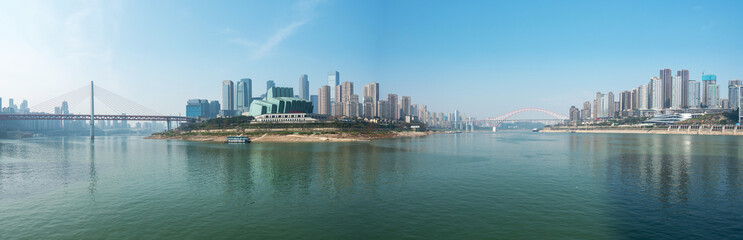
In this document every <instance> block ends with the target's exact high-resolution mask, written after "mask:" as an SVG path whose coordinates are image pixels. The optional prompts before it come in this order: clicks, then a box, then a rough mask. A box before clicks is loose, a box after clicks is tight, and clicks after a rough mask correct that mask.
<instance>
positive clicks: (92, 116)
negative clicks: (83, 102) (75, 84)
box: [90, 81, 95, 139]
mask: <svg viewBox="0 0 743 240" xmlns="http://www.w3.org/2000/svg"><path fill="white" fill-rule="evenodd" d="M93 96H94V95H93V81H90V138H91V139H93V138H95V114H94V109H95V108H94V106H93V103H94V102H95V98H94V97H93Z"/></svg>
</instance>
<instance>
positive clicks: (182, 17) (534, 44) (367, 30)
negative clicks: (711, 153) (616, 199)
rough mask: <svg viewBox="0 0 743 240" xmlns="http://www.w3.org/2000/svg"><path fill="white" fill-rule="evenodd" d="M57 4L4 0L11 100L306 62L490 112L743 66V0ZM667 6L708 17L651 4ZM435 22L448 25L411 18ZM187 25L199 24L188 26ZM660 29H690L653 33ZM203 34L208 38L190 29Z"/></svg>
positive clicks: (190, 82)
mask: <svg viewBox="0 0 743 240" xmlns="http://www.w3.org/2000/svg"><path fill="white" fill-rule="evenodd" d="M47 4H49V5H65V6H66V7H56V8H55V7H53V6H52V7H44V6H43V4H41V5H42V6H40V4H37V3H34V2H4V3H0V9H3V10H0V12H2V13H3V14H0V19H3V20H5V21H0V22H2V23H0V33H2V34H0V41H1V42H2V43H4V44H5V45H6V46H7V48H3V49H0V56H3V57H0V59H1V60H0V64H2V65H3V66H7V67H6V68H2V69H0V79H2V82H3V87H2V88H0V97H2V98H3V99H10V98H14V99H16V101H17V102H20V101H22V99H26V100H28V102H29V103H30V105H32V106H33V105H34V103H39V102H43V101H46V100H48V99H50V98H51V97H54V96H57V94H59V93H64V92H66V91H70V90H73V89H76V88H78V87H81V86H84V85H86V84H87V83H88V82H89V81H90V80H94V81H96V83H97V84H99V85H101V86H105V87H106V88H108V89H111V90H112V91H114V92H117V93H120V94H121V95H122V96H127V97H129V98H131V99H133V100H136V101H137V102H138V103H141V104H149V105H151V106H152V108H153V110H156V111H158V112H162V113H164V114H173V115H178V114H181V115H185V112H184V109H183V103H184V102H185V101H186V100H188V99H192V98H198V99H210V100H211V99H214V100H217V99H221V96H220V95H221V94H220V91H218V90H217V89H215V88H214V87H213V86H214V85H215V84H214V83H215V82H220V81H223V80H232V81H235V82H237V81H239V80H240V79H242V78H250V79H252V80H253V88H254V89H264V88H263V87H264V86H262V85H264V84H265V83H266V81H267V80H274V81H275V82H276V85H277V86H286V87H293V88H295V89H296V88H297V86H296V83H297V75H300V74H307V75H308V79H309V87H308V89H310V94H313V93H314V92H315V91H314V90H315V89H318V88H319V87H320V86H322V85H324V83H327V73H328V71H334V70H337V71H339V72H341V73H342V74H343V79H342V81H352V82H354V83H355V84H356V85H357V86H364V85H366V84H369V83H372V82H377V83H380V84H381V85H382V86H384V87H382V88H381V89H380V93H379V94H380V95H381V96H385V95H387V94H390V93H396V94H404V95H405V96H411V97H412V99H414V102H425V103H427V105H428V106H429V111H436V112H450V111H453V110H455V109H459V110H460V111H462V112H467V113H469V114H471V116H474V117H477V118H488V117H493V116H496V115H499V114H501V113H505V112H508V111H510V110H513V109H517V108H522V107H541V108H546V109H551V110H554V111H559V112H562V113H565V109H567V108H568V107H569V106H571V105H575V104H578V103H582V102H583V101H585V100H586V99H589V98H590V97H591V96H592V95H594V94H595V92H596V90H601V91H602V92H609V91H612V92H614V93H617V94H618V93H619V92H620V91H623V90H626V89H627V88H633V87H635V86H634V85H639V84H646V82H647V79H649V77H652V76H655V75H656V74H657V71H658V69H664V68H669V69H672V70H674V71H675V70H677V69H688V70H689V71H690V73H689V78H688V79H689V80H697V81H701V75H702V72H707V73H714V74H716V75H717V84H718V85H720V86H721V88H722V89H720V92H719V95H720V96H721V97H722V96H728V94H727V87H726V85H727V81H729V80H732V79H740V78H743V69H741V68H740V67H738V66H741V65H743V64H742V63H741V60H740V58H738V57H737V56H740V54H741V50H740V48H738V47H735V46H736V41H735V39H739V36H741V35H742V33H741V32H742V31H743V30H742V29H743V26H741V24H742V22H743V21H741V16H739V14H735V13H734V11H733V10H734V9H739V8H736V7H735V6H736V5H740V4H741V3H739V2H716V3H698V2H687V1H684V2H674V4H670V5H669V4H666V3H664V2H653V3H645V2H627V3H609V4H608V5H606V4H598V3H590V2H588V3H586V2H581V3H577V2H566V3H549V2H547V3H542V4H539V5H537V6H536V7H534V8H533V9H530V11H531V12H532V13H534V14H532V15H536V16H541V17H532V18H529V19H524V18H522V17H520V16H518V15H516V14H515V13H509V12H506V11H505V10H499V9H517V10H518V9H527V8H528V7H532V6H531V5H530V4H526V3H495V2H476V3H475V4H471V5H468V6H461V5H456V6H451V5H449V4H445V3H443V2H439V3H433V4H431V6H430V7H429V8H425V9H422V10H420V11H419V12H416V13H414V14H403V13H404V11H407V10H411V9H415V6H414V4H413V3H405V2H391V1H390V2H387V1H380V2H371V3H356V2H348V1H295V2H281V3H265V2H235V3H234V4H232V5H233V6H211V5H210V6H208V7H207V8H202V7H203V6H202V4H199V3H194V2H182V3H178V4H172V3H149V2H137V1H130V2H105V3H95V2H93V3H87V2H71V3H67V2H65V3H54V2H52V3H47ZM226 5H230V4H226ZM166 6H176V7H175V10H174V11H166V10H165V9H166V8H165V7H166ZM658 8H663V9H666V10H667V11H673V12H675V13H677V14H682V15H688V16H704V17H703V18H682V19H673V20H669V19H658V18H650V17H649V16H652V15H651V14H652V13H654V12H655V11H656V10H655V9H658ZM246 9H249V11H246ZM448 9H451V11H448ZM553 9H559V10H560V11H552V10H553ZM604 9H612V10H611V11H608V10H604ZM157 11H162V12H167V13H168V14H166V15H165V16H158V15H157V14H153V13H155V12H157ZM217 12H218V13H219V14H216V13H217ZM233 12H246V14H248V15H250V16H252V17H251V18H250V19H254V18H255V19H263V20H266V24H260V25H261V26H256V24H251V22H255V21H250V20H247V21H246V19H245V18H241V17H234V16H238V15H239V14H231V13H233ZM261 12H267V13H261ZM484 12H494V13H497V14H487V16H483V15H482V14H481V13H484ZM514 12H518V11H514ZM277 13H279V17H271V18H261V16H264V15H268V16H273V15H275V14H277ZM331 13H338V14H335V15H334V14H331ZM577 13H581V14H577ZM491 15H492V16H491ZM34 16H42V17H41V18H37V17H34ZM381 16H386V18H384V17H381ZM441 16H445V17H443V18H442V17H441ZM473 16H480V17H477V18H474V17H473ZM597 16H601V17H597ZM439 18H441V19H439ZM135 19H136V20H135ZM204 19H211V20H209V21H204ZM474 19H476V21H473V20H474ZM589 19H590V21H589ZM175 20H177V21H175ZM422 21H425V22H430V26H433V27H434V28H431V29H429V28H420V29H417V28H411V26H418V25H419V24H420V23H422ZM393 23H394V24H393ZM464 23H467V24H468V26H470V27H469V28H467V29H462V28H461V26H460V25H461V24H464ZM619 23H622V24H619ZM640 23H643V24H640ZM182 24H185V25H193V27H191V28H188V29H186V28H183V27H176V26H183V25H182ZM625 24H626V25H625ZM523 26H526V28H524V27H523ZM627 26H633V28H629V27H627ZM657 29H663V30H665V31H668V32H685V33H687V36H686V37H684V38H668V39H658V38H653V37H647V36H651V35H652V34H651V35H648V33H655V32H657ZM144 32H147V33H150V34H149V35H143V34H142V33H144ZM336 32H344V34H343V36H342V37H335V36H333V33H336ZM194 34H196V35H199V36H201V37H197V38H189V37H187V36H192V35H194ZM391 34H394V35H395V36H397V37H395V38H390V37H386V36H390V35H391ZM248 36H251V37H248ZM374 39H376V40H374ZM350 43H353V44H350ZM194 46H199V47H194ZM440 46H448V47H447V48H446V49H444V48H440ZM8 56H12V57H8ZM506 59H507V60H506ZM620 69H621V71H618V70H620ZM609 72H613V73H619V74H607V73H609ZM675 74H676V72H672V74H671V75H675ZM682 81H683V79H682ZM628 83H632V84H628ZM38 85H41V86H45V87H44V88H38V87H35V86H38ZM512 89H523V91H513V90H512ZM297 92H299V91H297ZM163 94H164V96H163ZM527 94H532V95H533V96H528V95H527ZM257 95H260V93H258V92H256V90H254V91H253V96H257ZM332 95H333V93H331V96H332ZM401 96H402V95H401ZM442 96H444V97H442ZM454 96H457V97H454ZM485 96H487V97H489V98H491V99H492V101H491V103H490V104H488V105H487V106H485V107H473V106H470V104H467V103H469V102H472V101H477V100H481V99H482V98H483V97H485ZM382 98H384V97H382ZM512 99H518V100H519V101H512Z"/></svg>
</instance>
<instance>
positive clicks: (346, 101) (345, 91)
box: [335, 82, 359, 117]
mask: <svg viewBox="0 0 743 240" xmlns="http://www.w3.org/2000/svg"><path fill="white" fill-rule="evenodd" d="M340 87H341V88H340V91H339V92H338V96H339V97H340V99H337V98H336V99H335V102H336V103H339V104H336V105H340V106H341V107H340V108H339V109H338V110H340V111H341V112H342V113H341V114H340V115H343V116H347V117H355V116H356V115H357V112H358V105H359V101H358V98H359V97H358V95H355V94H353V82H343V83H342V84H341V85H340ZM336 91H337V90H336ZM354 96H356V97H355V98H356V101H353V100H354Z"/></svg>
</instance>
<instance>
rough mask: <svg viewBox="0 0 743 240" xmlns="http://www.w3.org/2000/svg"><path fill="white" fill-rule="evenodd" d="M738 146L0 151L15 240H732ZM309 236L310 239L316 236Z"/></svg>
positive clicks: (529, 142) (603, 138) (155, 146)
mask: <svg viewBox="0 0 743 240" xmlns="http://www.w3.org/2000/svg"><path fill="white" fill-rule="evenodd" d="M742 146H743V138H739V137H733V136H693V135H639V134H638V135H632V134H543V133H530V132H529V133H514V132H501V133H497V134H493V133H478V134H469V133H468V134H441V135H434V136H429V137H425V138H400V139H392V140H384V141H374V142H362V143H294V144H282V143H252V144H218V143H196V142H182V141H170V140H144V139H138V138H131V137H101V138H98V139H95V141H91V140H90V139H87V138H35V139H24V140H0V212H2V213H3V214H0V233H3V237H5V236H9V238H30V239H38V238H72V239H75V238H86V237H90V236H101V237H102V238H158V239H162V238H173V239H182V238H211V237H213V234H211V233H213V232H215V231H217V232H220V234H221V236H224V237H225V238H246V237H248V238H258V239H261V238H284V239H295V238H317V239H333V238H354V237H357V236H365V237H369V238H380V239H386V238H400V237H401V236H404V237H407V238H457V239H462V238H465V239H471V238H473V239H489V238H494V237H495V238H516V239H521V238H544V237H546V236H548V237H550V238H553V237H554V238H565V239H575V238H579V239H612V238H640V239H648V238H653V239H679V238H731V237H732V238H734V237H733V236H740V233H741V232H742V231H743V208H741V207H740V206H741V204H742V203H743V202H742V201H743V192H741V189H740V188H741V183H742V182H743V179H741V178H740V177H739V176H740V174H741V171H742V170H743V169H741V164H740V159H741V154H742V153H741V151H740V150H739V149H740V148H741V147H742ZM308 236H309V237H308Z"/></svg>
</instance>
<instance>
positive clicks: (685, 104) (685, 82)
mask: <svg viewBox="0 0 743 240" xmlns="http://www.w3.org/2000/svg"><path fill="white" fill-rule="evenodd" d="M676 75H677V76H679V77H681V108H689V70H686V69H681V70H678V71H676Z"/></svg>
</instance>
